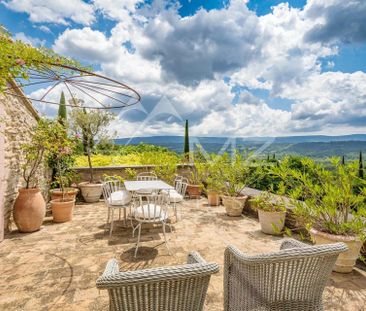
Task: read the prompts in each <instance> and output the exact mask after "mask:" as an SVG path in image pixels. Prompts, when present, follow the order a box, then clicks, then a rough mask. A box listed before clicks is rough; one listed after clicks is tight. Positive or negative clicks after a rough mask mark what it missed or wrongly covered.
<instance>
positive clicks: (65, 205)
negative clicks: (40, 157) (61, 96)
mask: <svg viewBox="0 0 366 311" xmlns="http://www.w3.org/2000/svg"><path fill="white" fill-rule="evenodd" d="M47 145H48V158H49V162H50V159H53V160H54V161H55V163H56V168H55V173H56V176H55V181H56V183H57V184H58V185H59V186H60V192H61V197H59V198H54V199H52V200H51V202H50V203H51V209H52V216H53V221H54V222H66V221H69V220H71V219H72V213H73V209H74V206H75V197H73V196H72V195H71V194H69V191H68V190H67V188H66V186H67V185H68V184H69V182H70V180H71V176H72V173H73V172H72V171H70V167H69V165H68V164H69V161H68V160H69V159H70V157H71V156H72V152H73V150H74V148H75V140H74V139H72V138H70V137H69V135H68V133H67V127H66V125H65V123H64V122H62V123H61V122H59V120H55V121H53V122H51V123H50V127H49V132H48V137H47ZM73 192H74V191H73Z"/></svg>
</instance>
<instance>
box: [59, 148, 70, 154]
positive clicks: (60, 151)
mask: <svg viewBox="0 0 366 311" xmlns="http://www.w3.org/2000/svg"><path fill="white" fill-rule="evenodd" d="M58 151H59V153H60V155H67V154H70V153H71V152H72V150H71V148H69V147H63V148H60V149H59V150H58Z"/></svg>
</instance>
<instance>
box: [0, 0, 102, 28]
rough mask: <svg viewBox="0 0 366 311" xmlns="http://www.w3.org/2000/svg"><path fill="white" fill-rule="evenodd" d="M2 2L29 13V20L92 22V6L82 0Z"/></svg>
mask: <svg viewBox="0 0 366 311" xmlns="http://www.w3.org/2000/svg"><path fill="white" fill-rule="evenodd" d="M3 4H4V5H5V6H6V7H7V8H8V9H10V10H13V11H16V12H25V13H27V14H29V19H30V21H31V22H35V23H42V22H46V23H54V24H63V25H67V24H69V21H73V22H75V23H79V24H83V25H90V24H92V23H93V21H94V19H95V16H94V9H93V6H92V5H90V4H88V3H86V2H84V1H82V0H67V1H49V0H7V1H4V2H3Z"/></svg>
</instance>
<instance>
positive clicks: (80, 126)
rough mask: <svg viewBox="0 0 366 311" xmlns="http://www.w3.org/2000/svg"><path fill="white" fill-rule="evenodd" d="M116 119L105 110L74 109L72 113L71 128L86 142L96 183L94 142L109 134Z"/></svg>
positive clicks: (91, 176)
mask: <svg viewBox="0 0 366 311" xmlns="http://www.w3.org/2000/svg"><path fill="white" fill-rule="evenodd" d="M114 118H115V115H114V114H112V113H110V112H108V111H104V110H95V109H88V110H87V109H85V108H74V109H73V110H72V111H71V113H70V126H71V129H72V130H73V131H74V132H75V134H77V135H80V134H82V135H83V137H84V138H85V142H86V147H87V148H86V149H87V150H86V153H87V157H88V164H89V169H90V170H89V171H90V179H89V182H90V183H93V182H94V175H93V166H92V161H91V155H92V151H93V150H92V149H93V146H94V141H95V139H97V138H99V139H100V138H102V137H103V136H105V135H106V134H107V127H108V125H109V124H110V122H111V121H112V120H113V119H114Z"/></svg>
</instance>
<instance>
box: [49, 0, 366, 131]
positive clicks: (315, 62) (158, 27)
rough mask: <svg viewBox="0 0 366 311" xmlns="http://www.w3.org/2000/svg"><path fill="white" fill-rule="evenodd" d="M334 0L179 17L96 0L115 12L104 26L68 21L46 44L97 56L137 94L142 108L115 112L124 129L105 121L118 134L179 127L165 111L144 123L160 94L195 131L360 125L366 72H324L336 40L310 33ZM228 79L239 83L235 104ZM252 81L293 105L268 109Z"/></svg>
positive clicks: (172, 11) (238, 5) (159, 6)
mask: <svg viewBox="0 0 366 311" xmlns="http://www.w3.org/2000/svg"><path fill="white" fill-rule="evenodd" d="M337 1H338V0H331V2H329V3H330V4H329V6H327V5H326V3H327V2H326V1H323V0H312V1H309V2H308V5H307V6H306V7H305V8H304V9H302V10H301V9H294V8H290V7H289V5H288V4H284V3H282V4H279V5H277V6H275V7H274V8H273V12H272V13H270V14H267V15H264V16H260V17H259V16H256V15H255V14H254V12H251V11H249V10H248V9H247V7H246V5H245V2H244V1H239V0H233V1H231V2H230V5H228V6H227V7H225V8H223V9H221V10H211V11H209V12H207V11H205V10H200V11H198V12H196V14H194V15H192V16H189V17H184V18H182V17H180V16H179V15H178V13H177V10H176V8H175V7H171V8H165V6H164V5H163V3H162V2H160V1H154V2H153V4H152V5H151V6H150V7H143V8H142V9H139V8H138V6H137V4H138V3H139V2H140V1H138V0H130V1H110V0H94V6H95V7H96V8H97V10H98V11H99V12H102V14H103V15H104V16H105V17H107V18H109V19H113V20H116V21H118V22H117V24H116V25H115V26H114V27H113V29H112V30H111V32H110V34H109V35H106V34H105V33H102V32H100V31H98V30H92V29H91V28H89V27H84V28H82V29H67V30H66V31H64V32H63V33H62V34H61V35H60V36H59V37H58V38H57V40H56V41H55V43H54V46H53V47H54V49H55V50H56V51H57V52H59V53H62V54H65V55H68V56H73V57H75V58H78V59H82V60H86V61H89V62H92V63H97V64H98V65H100V68H101V71H102V73H103V74H105V75H107V76H110V77H112V78H115V79H118V80H120V81H122V82H125V83H127V84H128V85H130V86H131V87H133V88H135V89H136V90H137V91H139V92H140V93H141V95H142V96H143V101H142V104H143V106H144V108H145V109H146V111H147V113H146V112H143V111H142V109H140V110H138V111H129V112H127V113H125V114H122V115H121V120H120V122H121V123H119V124H121V125H122V126H121V128H122V129H121V128H119V129H118V126H117V125H116V124H115V125H113V126H112V127H113V128H115V129H118V131H119V132H118V133H119V135H120V136H124V137H125V136H129V135H157V134H181V133H182V130H181V124H180V121H179V120H177V118H174V117H172V116H168V115H165V116H164V115H161V116H159V117H156V118H155V119H153V120H151V122H149V123H143V121H144V119H145V118H146V117H147V116H148V115H149V112H150V111H151V110H152V109H153V107H154V106H155V105H156V104H158V103H159V102H160V100H161V99H162V98H164V100H165V101H166V102H167V105H170V104H171V105H172V107H174V109H176V111H177V112H178V113H179V115H180V116H181V118H182V119H185V118H188V119H189V120H190V121H191V132H192V134H194V135H211V136H213V135H235V136H249V135H253V136H259V135H264V136H274V135H289V134H292V133H302V134H304V133H317V134H318V133H328V134H329V133H336V132H337V131H338V132H337V134H341V133H342V131H345V133H350V132H351V131H352V129H353V130H354V131H355V132H358V131H359V130H360V129H362V128H364V127H363V125H362V124H364V123H365V121H366V120H365V118H366V111H365V107H366V100H365V98H366V94H365V91H364V85H365V83H366V80H365V75H366V74H365V73H363V72H358V73H354V74H346V73H341V72H337V73H332V72H322V70H324V68H322V66H321V59H322V58H324V57H329V56H332V55H336V54H338V51H339V48H340V46H339V44H335V43H334V41H332V42H331V43H330V41H329V40H328V39H327V40H324V41H323V40H320V39H319V38H320V37H319V38H318V39H319V40H318V39H317V40H309V33H312V32H313V31H314V29H316V27H318V26H317V25H318V24H319V23H320V22H321V23H324V25H326V23H328V22H330V16H331V14H330V13H329V12H330V11H328V9H329V10H330V9H332V10H333V9H334V6H335V4H337V3H338V2H337ZM354 2H355V3H358V1H357V0H355V1H354ZM315 5H318V6H319V5H320V6H321V7H322V9H321V10H322V12H323V13H322V14H321V15H319V16H317V17H316V18H315V17H313V16H310V15H311V14H310V13H311V10H314V7H316V6H315ZM340 7H342V5H340ZM347 9H349V7H348V6H347ZM322 18H323V19H322ZM359 37H360V36H359ZM359 37H358V38H359ZM338 41H339V42H340V40H338ZM331 66H334V63H333V62H332V61H329V66H328V68H329V67H331ZM224 77H227V78H229V79H228V80H227V81H229V82H226V83H225V82H224V81H223V78H224ZM234 86H241V87H242V89H241V93H240V95H239V96H238V102H237V103H236V104H233V103H232V102H233V99H234V97H235V93H234V92H233V91H232V87H234ZM252 89H264V90H268V91H269V92H270V96H272V97H279V98H282V99H287V100H289V101H293V102H294V104H293V105H292V109H291V110H290V111H284V110H281V109H275V108H273V106H272V105H271V107H272V108H271V107H270V106H269V105H267V104H266V103H265V102H264V101H263V99H261V98H258V97H256V96H254V94H255V93H252ZM166 108H167V111H169V109H170V108H169V107H166ZM334 127H336V128H337V130H335V129H334Z"/></svg>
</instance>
